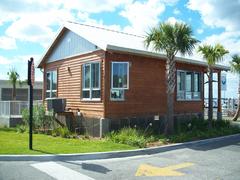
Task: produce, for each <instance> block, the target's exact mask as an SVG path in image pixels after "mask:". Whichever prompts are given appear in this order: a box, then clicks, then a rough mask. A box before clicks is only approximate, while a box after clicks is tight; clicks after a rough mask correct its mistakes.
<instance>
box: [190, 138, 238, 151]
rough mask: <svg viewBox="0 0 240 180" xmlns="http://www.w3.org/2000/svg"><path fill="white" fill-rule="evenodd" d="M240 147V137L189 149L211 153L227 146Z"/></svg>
mask: <svg viewBox="0 0 240 180" xmlns="http://www.w3.org/2000/svg"><path fill="white" fill-rule="evenodd" d="M230 145H232V146H240V137H234V138H228V139H225V140H218V141H212V142H207V143H200V144H196V145H192V146H189V147H188V148H189V149H193V150H197V151H209V150H214V149H218V148H222V147H225V146H230Z"/></svg>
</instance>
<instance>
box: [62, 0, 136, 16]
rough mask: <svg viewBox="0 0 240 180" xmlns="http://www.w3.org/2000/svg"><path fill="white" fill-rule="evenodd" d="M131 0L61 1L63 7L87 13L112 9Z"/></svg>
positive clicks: (129, 2)
mask: <svg viewBox="0 0 240 180" xmlns="http://www.w3.org/2000/svg"><path fill="white" fill-rule="evenodd" d="M132 1H133V0H118V1H113V0H101V1H99V0H91V1H83V0H82V1H80V0H72V1H65V0H63V1H62V3H63V5H64V8H67V9H74V10H78V11H81V12H87V13H100V12H104V11H110V12H111V11H114V10H115V9H116V8H117V7H119V6H123V5H126V4H131V3H132Z"/></svg>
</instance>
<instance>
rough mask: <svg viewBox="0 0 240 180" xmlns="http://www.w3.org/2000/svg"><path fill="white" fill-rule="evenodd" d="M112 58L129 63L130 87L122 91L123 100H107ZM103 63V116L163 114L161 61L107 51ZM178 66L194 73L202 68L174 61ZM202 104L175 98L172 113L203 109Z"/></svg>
mask: <svg viewBox="0 0 240 180" xmlns="http://www.w3.org/2000/svg"><path fill="white" fill-rule="evenodd" d="M112 61H128V62H129V63H130V68H129V90H126V91H125V101H111V100H110V89H111V83H110V82H111V62H112ZM105 65H106V67H105V68H106V77H105V86H106V87H105V89H106V92H105V93H106V99H105V102H106V104H105V117H107V118H118V117H121V118H124V117H132V116H145V115H146V116H147V115H156V114H160V115H165V114H166V111H167V99H166V84H165V61H164V60H160V59H155V58H148V57H142V56H136V55H129V54H120V53H113V52H112V53H110V52H107V53H106V56H105ZM177 68H178V69H184V70H192V71H197V72H203V70H204V68H203V67H200V66H196V65H195V66H194V65H189V64H181V63H177ZM202 95H203V91H202ZM203 104H204V101H203V99H202V100H200V101H177V100H176V97H175V113H176V114H178V113H198V112H202V111H203Z"/></svg>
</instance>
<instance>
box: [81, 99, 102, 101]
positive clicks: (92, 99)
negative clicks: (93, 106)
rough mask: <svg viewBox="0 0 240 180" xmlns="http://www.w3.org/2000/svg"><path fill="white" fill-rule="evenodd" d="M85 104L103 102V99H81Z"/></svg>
mask: <svg viewBox="0 0 240 180" xmlns="http://www.w3.org/2000/svg"><path fill="white" fill-rule="evenodd" d="M81 101H83V102H101V101H102V100H101V99H81Z"/></svg>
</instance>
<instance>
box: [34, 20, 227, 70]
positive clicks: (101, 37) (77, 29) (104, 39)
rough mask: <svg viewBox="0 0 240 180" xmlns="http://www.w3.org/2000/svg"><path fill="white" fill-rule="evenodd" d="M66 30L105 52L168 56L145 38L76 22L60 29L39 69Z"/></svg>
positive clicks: (197, 61)
mask: <svg viewBox="0 0 240 180" xmlns="http://www.w3.org/2000/svg"><path fill="white" fill-rule="evenodd" d="M65 29H69V30H70V31H72V32H74V33H76V34H78V35H79V36H81V37H83V38H85V39H86V40H88V41H89V42H91V43H93V44H95V45H96V46H98V47H99V48H100V49H102V50H104V51H108V50H111V51H119V52H127V53H132V54H139V55H144V56H151V57H156V58H161V59H165V58H166V56H165V55H164V54H163V53H156V52H154V51H152V50H151V47H150V48H148V49H147V48H146V47H145V46H144V39H145V38H144V37H143V36H138V35H134V34H129V33H124V32H119V31H115V30H110V29H106V28H102V27H96V26H92V25H86V24H80V23H75V22H67V23H65V24H64V26H63V27H62V28H61V29H60V31H59V33H58V34H57V36H56V38H55V39H54V41H53V43H52V44H51V45H50V47H49V48H48V49H47V51H46V53H45V54H44V56H43V57H42V58H41V59H40V63H39V64H38V67H40V66H41V64H42V63H43V62H44V61H45V59H46V57H47V55H48V53H49V51H50V50H51V48H52V47H53V46H54V44H55V43H56V42H57V39H58V37H59V36H60V35H61V34H62V33H63V32H64V30H65ZM176 60H177V61H178V62H184V63H189V64H196V65H200V66H207V63H206V62H204V61H201V60H195V59H192V58H191V57H188V58H185V57H180V56H177V57H176ZM215 67H216V68H219V69H222V70H226V71H227V70H229V67H227V66H223V65H216V66H215Z"/></svg>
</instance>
